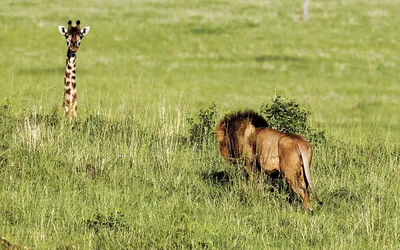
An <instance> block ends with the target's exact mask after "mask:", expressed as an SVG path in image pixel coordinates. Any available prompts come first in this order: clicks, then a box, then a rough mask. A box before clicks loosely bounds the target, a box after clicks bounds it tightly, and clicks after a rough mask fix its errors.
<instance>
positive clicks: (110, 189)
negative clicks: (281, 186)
mask: <svg viewBox="0 0 400 250" xmlns="http://www.w3.org/2000/svg"><path fill="white" fill-rule="evenodd" d="M302 2H303V1H301V0H298V1H297V0H282V1H269V0H262V1H261V0H257V1H256V0H248V1H239V0H233V1H222V0H215V1H204V0H203V1H201V0H164V1H163V0H150V1H144V0H143V1H140V0H133V1H125V0H122V1H105V0H98V1H94V0H88V1H85V2H79V1H74V0H72V1H68V2H63V1H50V0H44V1H40V3H39V2H37V1H29V0H20V1H11V0H3V1H1V2H0V24H1V32H0V48H1V49H0V104H1V106H0V238H3V239H6V240H8V241H9V242H11V243H13V244H16V245H19V246H26V247H29V248H35V249H55V248H59V249H63V248H65V249H70V248H77V249H175V248H182V249H183V248H195V249H203V248H204V249H280V248H284V249H285V248H288V249H309V248H315V249H398V248H399V247H400V244H399V242H400V199H399V193H400V171H399V157H400V156H399V155H400V143H399V139H400V124H399V123H400V114H399V108H400V98H399V97H400V84H399V80H398V79H400V73H399V72H400V71H399V70H398V67H399V64H400V52H399V50H398V48H399V43H400V33H399V32H398V26H399V25H398V24H399V23H400V16H399V15H398V13H399V12H400V1H395V0H391V1H389V0H384V1H363V0H347V1H314V0H311V5H310V20H309V21H307V22H303V21H302V20H301V16H302ZM70 19H71V20H72V21H73V22H75V21H76V20H77V19H79V20H80V21H81V23H82V26H90V27H91V30H90V33H89V34H88V35H87V36H86V37H85V38H84V39H83V41H82V44H81V47H80V49H79V51H78V52H77V70H76V74H77V77H76V80H77V88H78V99H79V108H78V119H77V120H76V121H75V122H69V121H68V120H67V119H64V117H63V114H62V113H63V111H62V108H61V103H62V95H63V72H64V67H65V54H66V50H67V48H66V43H65V38H64V37H63V36H62V35H61V34H60V33H59V31H58V29H57V26H58V25H64V26H66V25H67V21H68V20H70ZM275 95H280V96H283V97H284V98H288V99H295V100H296V102H297V103H299V104H300V105H301V106H302V107H304V108H306V109H307V110H310V112H311V115H310V116H309V117H308V122H309V125H310V126H312V127H313V128H315V129H316V130H318V131H324V133H325V137H326V141H325V142H321V143H315V144H314V158H313V167H312V175H313V179H314V184H315V185H316V188H317V191H318V193H319V196H320V198H321V200H322V201H323V202H324V205H322V206H318V205H317V204H315V203H314V204H313V205H314V213H313V214H311V213H309V212H306V211H304V209H302V206H301V203H300V202H299V201H298V200H294V201H293V202H292V203H289V202H287V200H288V199H287V198H288V197H287V196H288V194H287V192H285V191H283V192H282V191H281V192H279V191H274V192H271V191H270V190H271V187H270V186H269V185H264V186H262V185H258V184H254V183H249V182H247V181H245V180H244V179H243V177H242V175H241V171H240V169H238V168H237V167H235V166H232V165H229V164H228V163H226V162H224V161H223V160H222V159H221V158H220V156H219V155H218V152H217V150H216V149H217V147H216V143H215V140H214V137H212V136H211V135H212V131H211V133H208V131H207V130H206V131H202V130H200V131H201V132H204V136H203V134H201V135H200V136H199V134H198V132H199V130H196V129H193V128H198V127H196V125H199V124H203V125H204V124H207V126H206V127H207V128H211V129H213V126H214V125H213V124H214V122H215V121H216V120H218V119H220V118H222V117H223V115H224V114H225V113H227V112H231V111H236V110H239V109H244V108H252V109H254V110H256V111H259V110H260V107H261V106H262V104H263V103H270V102H271V99H272V98H273V97H274V96H275ZM212 102H214V103H215V105H216V108H214V106H212V105H211V106H210V103H212ZM200 110H201V112H200ZM214 112H215V113H214ZM188 118H193V119H192V120H191V119H189V120H188ZM204 118H206V119H204ZM208 125H210V127H208ZM198 136H199V137H200V139H204V140H202V141H200V143H199V140H197V139H198V138H199V137H198Z"/></svg>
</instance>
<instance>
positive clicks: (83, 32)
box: [81, 26, 90, 37]
mask: <svg viewBox="0 0 400 250" xmlns="http://www.w3.org/2000/svg"><path fill="white" fill-rule="evenodd" d="M89 30H90V27H89V26H86V27H85V28H83V29H82V30H81V36H82V37H84V36H86V35H87V34H88V33H89Z"/></svg>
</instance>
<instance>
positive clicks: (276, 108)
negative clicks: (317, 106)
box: [260, 96, 326, 145]
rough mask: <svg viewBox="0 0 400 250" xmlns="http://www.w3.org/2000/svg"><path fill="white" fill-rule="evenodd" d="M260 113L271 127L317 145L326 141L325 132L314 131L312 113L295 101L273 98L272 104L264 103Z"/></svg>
mask: <svg viewBox="0 0 400 250" xmlns="http://www.w3.org/2000/svg"><path fill="white" fill-rule="evenodd" d="M260 112H261V113H262V114H263V115H264V116H265V118H266V119H267V122H268V124H269V126H270V127H272V128H274V129H276V130H279V131H281V132H284V133H289V134H299V135H302V136H304V137H306V138H307V139H308V140H310V141H311V142H313V143H315V144H317V145H318V144H322V143H324V142H325V141H326V137H325V132H324V131H319V130H317V129H314V128H313V127H312V126H311V125H310V124H309V122H308V120H309V119H308V117H309V115H311V112H310V111H309V110H307V109H305V108H303V107H300V105H299V104H298V103H296V101H294V100H286V99H284V98H282V97H281V96H275V97H274V98H272V103H271V104H265V103H263V104H262V105H261V108H260Z"/></svg>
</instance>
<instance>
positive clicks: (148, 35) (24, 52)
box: [0, 0, 400, 139]
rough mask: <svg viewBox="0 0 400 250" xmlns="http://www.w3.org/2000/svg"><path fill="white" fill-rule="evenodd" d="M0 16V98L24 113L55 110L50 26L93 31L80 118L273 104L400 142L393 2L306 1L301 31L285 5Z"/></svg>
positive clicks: (86, 47)
mask: <svg viewBox="0 0 400 250" xmlns="http://www.w3.org/2000/svg"><path fill="white" fill-rule="evenodd" d="M0 7H1V10H0V22H1V26H2V32H1V34H0V44H1V47H2V48H3V49H2V50H0V58H1V59H0V60H1V61H0V63H1V68H0V75H1V76H2V77H1V79H0V93H2V94H1V97H2V99H7V98H8V99H13V100H18V101H20V102H21V103H22V104H23V107H24V108H31V107H32V106H35V107H44V108H47V107H49V106H54V105H60V103H61V99H62V92H63V87H62V84H63V70H64V66H65V65H64V64H65V62H64V58H65V52H66V45H65V41H64V38H63V37H62V36H61V35H60V34H59V33H58V31H57V26H58V25H65V26H66V23H67V21H68V20H69V19H72V20H73V21H75V20H76V19H80V20H81V22H82V26H90V27H91V31H90V33H89V35H88V36H87V37H85V38H84V41H83V42H82V46H81V48H80V50H79V52H78V62H77V85H78V95H79V103H80V108H79V111H80V112H81V113H85V112H88V110H90V109H91V107H93V105H95V106H96V105H99V104H101V107H103V108H105V109H111V110H117V109H118V108H120V107H122V106H125V107H127V106H135V105H139V106H140V105H147V104H148V103H149V100H153V101H154V100H158V99H159V98H160V97H162V98H165V99H166V102H167V103H169V104H171V105H174V104H177V103H179V102H183V103H185V104H187V105H188V106H189V110H192V109H194V108H198V107H199V106H204V104H208V103H209V102H211V101H215V102H216V103H217V105H219V107H220V108H221V109H222V110H236V109H242V108H247V107H250V108H254V109H258V108H259V107H260V105H261V103H263V102H266V101H268V100H270V99H271V97H273V96H274V95H275V94H278V95H282V96H284V97H287V98H291V99H296V100H298V101H299V102H300V103H302V104H305V105H309V106H310V107H312V109H313V112H314V114H315V122H318V123H325V124H327V126H328V127H329V128H330V129H331V130H333V131H332V133H333V134H340V133H342V132H343V131H344V132H349V131H352V130H353V129H354V127H357V128H356V130H363V129H365V130H371V129H372V130H374V131H376V134H377V136H379V137H380V138H383V139H385V138H386V137H387V136H389V137H393V133H394V134H395V136H398V133H399V131H400V129H399V127H400V126H399V115H398V107H399V98H398V97H399V95H400V85H399V84H398V80H397V79H399V71H398V70H396V69H397V67H398V64H399V60H400V59H399V52H398V50H397V47H398V42H399V41H400V35H399V33H398V32H397V30H396V29H397V28H396V27H397V25H396V24H397V23H398V22H399V18H400V17H399V16H398V15H397V13H398V11H397V10H398V2H397V1H379V3H378V2H376V3H374V2H370V1H362V0H352V1H334V2H331V1H312V3H311V6H310V15H311V16H310V17H311V18H310V20H309V21H308V22H302V21H301V15H302V1H292V0H291V1H288V0H285V1H192V0H191V1H179V0H173V1H172V0H169V1H161V0H159V1H157V0H155V1H86V2H80V1H70V2H68V4H65V3H64V2H61V1H42V2H41V3H38V2H36V1H7V0H5V1H2V3H1V4H0ZM151 102H152V101H150V103H151ZM91 105H92V106H91ZM151 106H153V105H151ZM341 127H342V128H343V129H344V130H343V131H342V130H340V131H341V132H339V133H336V129H338V128H341Z"/></svg>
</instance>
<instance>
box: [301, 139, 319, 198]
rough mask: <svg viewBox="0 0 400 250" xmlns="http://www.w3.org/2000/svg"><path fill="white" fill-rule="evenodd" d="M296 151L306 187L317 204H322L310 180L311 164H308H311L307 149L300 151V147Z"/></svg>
mask: <svg viewBox="0 0 400 250" xmlns="http://www.w3.org/2000/svg"><path fill="white" fill-rule="evenodd" d="M298 151H299V153H300V156H301V159H302V161H303V171H304V175H305V178H306V180H307V183H308V186H309V187H310V189H311V193H312V195H313V197H314V199H315V200H316V201H317V202H318V203H319V204H322V202H321V201H319V199H318V196H317V192H315V187H314V183H313V181H312V178H311V164H310V163H311V160H310V158H311V155H309V154H308V152H307V151H308V150H307V149H301V148H300V147H298Z"/></svg>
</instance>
